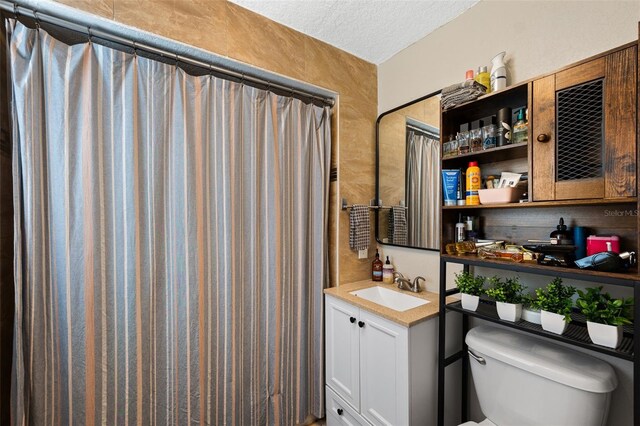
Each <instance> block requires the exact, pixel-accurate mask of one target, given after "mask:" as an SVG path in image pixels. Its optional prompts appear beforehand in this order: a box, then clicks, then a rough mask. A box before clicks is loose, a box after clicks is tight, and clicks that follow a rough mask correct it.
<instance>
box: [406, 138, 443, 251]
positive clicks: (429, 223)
mask: <svg viewBox="0 0 640 426" xmlns="http://www.w3.org/2000/svg"><path fill="white" fill-rule="evenodd" d="M439 164H440V143H439V142H438V140H437V139H433V138H431V137H429V136H428V135H426V134H423V133H421V132H416V131H414V130H409V129H407V184H406V198H407V243H408V245H409V246H413V247H426V248H434V249H438V248H439V247H440V242H439V241H440V238H439V237H440V174H439V173H438V170H439Z"/></svg>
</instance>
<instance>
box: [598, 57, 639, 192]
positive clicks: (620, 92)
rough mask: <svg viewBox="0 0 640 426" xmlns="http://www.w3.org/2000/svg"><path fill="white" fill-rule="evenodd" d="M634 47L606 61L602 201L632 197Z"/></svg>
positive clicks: (634, 130)
mask: <svg viewBox="0 0 640 426" xmlns="http://www.w3.org/2000/svg"><path fill="white" fill-rule="evenodd" d="M637 61H638V58H637V47H630V48H627V49H625V50H621V51H618V52H614V53H612V54H611V55H609V56H607V58H606V65H605V69H606V71H605V74H606V90H605V118H604V122H605V163H604V173H605V197H606V198H614V197H634V196H635V195H636V192H637V191H636V149H637V148H636V143H635V141H636V133H637V123H636V115H637V87H636V84H637V83H636V79H637V77H636V75H637Z"/></svg>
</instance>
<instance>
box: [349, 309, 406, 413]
mask: <svg viewBox="0 0 640 426" xmlns="http://www.w3.org/2000/svg"><path fill="white" fill-rule="evenodd" d="M360 319H361V321H362V322H364V326H363V327H362V328H361V329H360V383H361V387H360V388H361V391H360V404H361V408H360V413H361V414H362V416H363V417H364V418H365V419H367V420H368V421H369V422H371V423H372V424H374V425H407V424H408V423H409V377H408V372H409V344H408V329H407V328H406V327H402V326H400V325H398V324H396V323H394V322H391V321H388V320H386V319H384V318H380V317H378V316H377V315H374V314H371V313H369V312H366V311H364V310H363V311H361V312H360Z"/></svg>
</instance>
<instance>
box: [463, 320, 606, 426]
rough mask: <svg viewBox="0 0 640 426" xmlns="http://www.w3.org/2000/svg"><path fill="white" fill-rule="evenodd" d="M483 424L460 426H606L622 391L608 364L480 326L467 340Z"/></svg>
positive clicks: (534, 339)
mask: <svg viewBox="0 0 640 426" xmlns="http://www.w3.org/2000/svg"><path fill="white" fill-rule="evenodd" d="M466 342H467V345H468V346H469V363H470V365H471V375H472V377H473V382H474V384H475V388H476V392H477V394H478V399H479V401H480V408H481V409H482V412H483V414H484V415H485V416H486V417H487V419H486V420H484V421H483V422H481V423H475V422H466V423H464V424H463V425H461V426H471V425H478V424H479V425H482V426H528V425H531V426H569V425H576V426H596V425H597V426H602V425H605V424H606V422H607V414H608V411H609V402H610V399H611V392H613V390H614V389H615V388H616V386H617V385H618V381H617V378H616V374H615V372H614V371H613V368H612V367H611V366H610V365H609V364H607V363H606V362H604V361H601V360H599V359H597V358H594V357H591V356H588V355H585V354H583V353H581V352H577V351H573V350H570V349H567V348H565V347H562V346H559V345H555V344H553V343H550V342H548V341H545V340H543V339H541V338H536V337H533V336H527V335H522V334H520V333H515V332H513V331H509V330H506V329H502V328H496V327H489V326H485V325H483V326H479V327H475V328H473V329H471V330H470V331H469V332H468V333H467V337H466Z"/></svg>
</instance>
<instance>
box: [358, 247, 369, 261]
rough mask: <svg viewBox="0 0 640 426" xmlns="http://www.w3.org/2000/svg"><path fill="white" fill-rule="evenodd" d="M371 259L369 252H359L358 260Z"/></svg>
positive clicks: (366, 250)
mask: <svg viewBox="0 0 640 426" xmlns="http://www.w3.org/2000/svg"><path fill="white" fill-rule="evenodd" d="M368 257H369V250H368V249H364V250H358V259H366V258H368Z"/></svg>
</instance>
